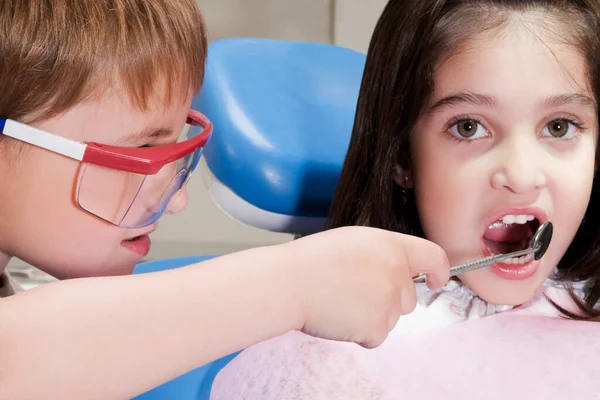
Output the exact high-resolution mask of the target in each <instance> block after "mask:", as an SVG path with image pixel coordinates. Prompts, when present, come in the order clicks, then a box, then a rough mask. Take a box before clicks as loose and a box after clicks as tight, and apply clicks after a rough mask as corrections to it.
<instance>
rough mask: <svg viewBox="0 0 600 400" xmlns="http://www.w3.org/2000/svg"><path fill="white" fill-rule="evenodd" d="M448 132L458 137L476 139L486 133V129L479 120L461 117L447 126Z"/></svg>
mask: <svg viewBox="0 0 600 400" xmlns="http://www.w3.org/2000/svg"><path fill="white" fill-rule="evenodd" d="M449 130H450V133H451V134H452V135H453V136H454V137H456V138H458V139H478V138H481V137H485V136H487V134H488V131H487V129H485V128H484V127H483V125H481V123H480V122H479V121H476V120H474V119H463V120H460V121H457V122H456V123H454V124H453V125H451V126H450V128H449Z"/></svg>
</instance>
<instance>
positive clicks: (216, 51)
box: [134, 38, 365, 400]
mask: <svg viewBox="0 0 600 400" xmlns="http://www.w3.org/2000/svg"><path fill="white" fill-rule="evenodd" d="M364 62H365V55H364V54H361V53H358V52H355V51H352V50H349V49H345V48H341V47H337V46H334V45H326V44H316V43H304V42H290V41H280V40H270V39H246V38H244V39H224V40H220V41H216V42H213V43H212V44H211V45H210V46H209V50H208V60H207V65H206V79H205V83H204V87H203V89H202V92H201V94H200V95H199V96H198V97H197V98H196V99H195V100H194V102H193V104H192V108H194V109H196V110H199V111H201V112H203V113H204V114H205V115H206V116H207V117H208V118H209V119H210V120H211V121H212V122H213V124H214V133H213V136H212V138H211V139H210V141H209V143H208V144H207V146H206V148H205V150H204V152H203V155H204V157H203V161H202V162H203V163H205V166H206V167H207V168H206V169H207V170H208V172H209V177H208V179H206V181H205V183H206V185H207V188H208V191H209V193H210V195H211V197H212V199H213V200H214V201H215V203H216V204H217V205H218V206H219V208H220V209H221V210H223V211H224V212H225V213H226V214H228V215H229V216H230V217H231V218H234V219H236V220H238V221H240V222H242V223H245V224H248V225H251V226H254V227H257V228H261V229H265V230H269V231H274V232H283V233H292V234H297V235H307V234H311V233H316V232H318V231H320V230H322V229H323V227H324V223H325V219H326V217H327V214H328V212H329V206H330V201H331V198H332V195H333V192H334V190H335V186H336V183H337V179H338V176H339V173H340V170H341V167H342V164H343V162H344V157H345V154H346V150H347V147H348V143H349V140H350V135H351V131H352V125H353V121H354V113H355V108H356V100H357V97H358V91H359V87H360V83H361V79H362V72H363V68H364ZM212 257H214V256H199V257H186V258H176V259H167V260H158V261H152V262H148V263H143V264H140V265H138V266H137V267H136V269H135V271H134V273H136V274H139V273H148V272H154V271H160V270H166V269H171V268H178V267H182V266H185V265H189V264H192V263H197V262H201V261H204V260H206V259H209V258H212ZM236 355H237V354H232V355H229V356H227V357H224V358H222V359H220V360H217V361H215V362H212V363H210V364H207V365H205V366H203V367H201V368H198V369H196V370H194V371H192V372H189V373H187V374H185V375H183V376H180V377H179V378H177V379H175V380H173V381H170V382H168V383H166V384H164V385H162V386H159V387H157V388H155V389H153V390H151V391H149V392H147V393H145V394H143V395H141V396H138V397H137V398H136V399H139V400H159V399H160V400H165V399H179V400H208V399H209V398H210V390H211V388H212V383H213V380H214V378H215V377H216V375H217V373H218V372H219V371H220V370H221V369H222V368H223V367H225V366H226V365H227V364H228V363H229V362H230V361H231V360H232V359H233V358H235V356H236Z"/></svg>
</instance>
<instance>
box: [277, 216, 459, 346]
mask: <svg viewBox="0 0 600 400" xmlns="http://www.w3.org/2000/svg"><path fill="white" fill-rule="evenodd" d="M281 250H283V251H284V252H285V256H286V257H287V259H288V262H289V263H291V264H292V266H293V271H294V273H293V277H294V279H295V284H294V287H295V288H296V289H298V290H299V293H297V295H298V296H299V298H300V300H301V301H300V304H301V307H302V316H303V319H302V326H301V327H300V329H301V330H302V331H303V332H304V333H306V334H308V335H311V336H316V337H320V338H324V339H331V340H338V341H349V342H356V343H358V344H360V345H361V346H363V347H366V348H373V347H377V346H379V345H380V344H381V343H383V341H384V340H385V339H386V338H387V336H388V334H389V332H390V331H391V330H392V329H393V328H394V326H395V325H396V323H397V322H398V319H399V318H400V316H401V315H404V314H409V313H411V312H412V311H413V310H414V308H415V306H416V302H417V299H416V292H415V285H414V283H413V281H412V277H413V276H416V275H418V274H419V273H425V274H427V285H428V286H429V287H430V288H431V289H432V290H437V289H439V288H441V287H443V286H444V285H445V284H446V283H447V282H448V280H449V279H450V265H449V262H448V258H447V256H446V253H445V252H444V251H443V250H442V248H441V247H439V246H438V245H436V244H434V243H433V242H430V241H427V240H425V239H421V238H418V237H415V236H410V235H403V234H399V233H396V232H390V231H385V230H381V229H375V228H367V227H344V228H338V229H333V230H329V231H325V232H322V233H318V234H315V235H311V236H307V237H305V238H302V239H298V240H295V241H293V242H290V243H286V244H284V245H282V247H281Z"/></svg>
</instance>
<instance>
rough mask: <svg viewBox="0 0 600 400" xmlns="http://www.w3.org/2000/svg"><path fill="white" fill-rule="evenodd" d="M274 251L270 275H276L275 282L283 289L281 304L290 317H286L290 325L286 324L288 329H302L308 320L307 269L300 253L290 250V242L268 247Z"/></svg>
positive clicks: (270, 256)
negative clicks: (306, 296) (299, 255)
mask: <svg viewBox="0 0 600 400" xmlns="http://www.w3.org/2000/svg"><path fill="white" fill-rule="evenodd" d="M266 250H267V251H271V252H272V253H274V257H273V254H271V255H269V258H272V259H273V260H274V261H275V262H274V263H273V264H272V265H270V268H272V269H273V270H272V271H271V273H270V276H272V277H274V279H272V280H273V282H274V283H275V284H279V285H280V287H279V289H281V290H280V291H278V293H281V304H282V306H283V310H282V312H283V313H285V315H287V316H289V317H290V318H286V320H287V323H288V324H289V326H286V328H285V329H286V331H290V330H301V329H302V328H303V326H304V323H305V320H306V310H305V309H304V302H303V301H302V297H303V293H304V290H303V288H302V287H303V282H304V280H305V279H306V271H303V268H302V267H301V266H302V265H304V264H305V262H301V260H299V259H298V254H294V253H293V252H291V251H290V250H291V249H290V243H284V244H280V245H275V246H271V247H269V248H267V249H266Z"/></svg>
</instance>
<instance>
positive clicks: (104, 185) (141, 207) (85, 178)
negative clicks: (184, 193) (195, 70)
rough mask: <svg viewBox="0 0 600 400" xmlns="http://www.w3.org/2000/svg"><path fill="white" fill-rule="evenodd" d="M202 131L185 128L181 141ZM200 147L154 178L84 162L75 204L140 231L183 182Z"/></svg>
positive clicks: (102, 217)
mask: <svg viewBox="0 0 600 400" xmlns="http://www.w3.org/2000/svg"><path fill="white" fill-rule="evenodd" d="M201 131H202V127H201V126H196V125H189V130H187V131H186V132H183V136H184V139H185V138H191V137H193V136H195V135H197V134H199V133H200V132H201ZM201 154H202V148H200V149H197V150H196V151H194V152H192V153H190V154H188V155H186V156H185V157H183V158H181V159H179V160H177V161H175V162H172V163H169V164H166V165H164V166H163V167H162V168H161V170H160V171H159V172H158V173H157V174H155V175H139V174H135V173H132V172H127V171H120V170H115V169H112V168H107V167H103V166H100V165H96V164H89V163H84V164H82V166H81V170H80V172H79V185H78V188H77V203H78V204H79V206H80V207H81V208H82V209H84V210H85V211H87V212H89V213H91V214H93V215H95V216H97V217H99V218H101V219H103V220H105V221H107V222H109V223H111V224H113V225H116V226H119V227H123V228H142V227H145V226H148V225H151V224H153V223H154V222H156V221H157V220H158V219H159V218H160V217H161V216H162V215H163V213H164V212H165V210H166V209H167V206H168V205H169V202H170V201H171V199H172V198H173V197H174V196H175V195H176V194H177V192H179V190H181V189H182V188H183V186H184V185H185V184H186V183H187V181H188V178H189V176H190V174H191V172H192V171H193V170H194V169H195V168H196V166H197V165H198V162H199V160H200V157H201Z"/></svg>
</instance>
